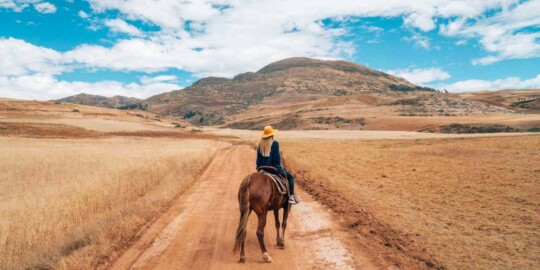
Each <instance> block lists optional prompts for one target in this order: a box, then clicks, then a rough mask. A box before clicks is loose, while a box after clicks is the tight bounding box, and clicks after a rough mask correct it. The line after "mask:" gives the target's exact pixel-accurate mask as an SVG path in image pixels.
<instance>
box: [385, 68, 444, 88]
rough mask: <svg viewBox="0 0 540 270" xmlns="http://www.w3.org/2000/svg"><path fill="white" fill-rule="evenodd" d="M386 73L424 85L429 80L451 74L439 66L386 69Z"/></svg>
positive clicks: (439, 78)
mask: <svg viewBox="0 0 540 270" xmlns="http://www.w3.org/2000/svg"><path fill="white" fill-rule="evenodd" d="M386 72H387V73H390V74H392V75H395V76H398V77H401V78H404V79H406V80H408V81H410V82H412V83H415V84H420V85H425V84H426V83H429V82H434V81H442V80H446V79H449V78H450V77H451V76H450V74H449V73H448V72H446V71H444V70H442V69H441V68H438V67H437V68H415V69H394V70H387V71H386Z"/></svg>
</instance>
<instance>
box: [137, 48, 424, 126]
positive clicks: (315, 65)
mask: <svg viewBox="0 0 540 270" xmlns="http://www.w3.org/2000/svg"><path fill="white" fill-rule="evenodd" d="M416 87H417V86H416V85H414V84H411V83H410V82H407V81H405V80H403V79H400V78H397V77H394V76H391V75H388V74H386V73H383V72H380V71H376V70H372V69H369V68H367V67H364V66H360V65H357V64H354V63H349V62H345V61H322V60H315V59H309V58H290V59H285V60H281V61H278V62H275V63H272V64H270V65H267V66H265V67H263V68H262V69H261V70H259V71H257V72H255V73H253V72H248V73H243V74H239V75H237V76H235V77H234V78H232V79H227V78H217V77H209V78H204V79H201V80H199V81H197V82H196V83H194V84H193V85H192V86H190V87H187V88H185V89H183V90H178V91H172V92H169V93H164V94H160V95H157V96H154V97H151V98H149V99H147V100H145V101H144V103H145V104H148V105H149V110H150V111H153V112H157V113H163V114H169V115H176V116H180V117H185V118H189V119H190V121H191V122H192V123H195V124H198V123H201V124H205V125H215V124H224V123H226V122H227V118H228V117H229V116H231V115H234V114H236V113H238V112H241V111H245V110H247V109H249V108H251V107H252V106H254V105H257V104H261V103H263V102H264V103H267V102H271V101H274V100H282V99H285V100H287V103H291V102H302V101H309V100H318V99H320V98H321V97H339V96H349V95H356V94H376V93H378V94H380V93H390V92H394V90H392V89H393V88H394V89H402V90H412V89H416Z"/></svg>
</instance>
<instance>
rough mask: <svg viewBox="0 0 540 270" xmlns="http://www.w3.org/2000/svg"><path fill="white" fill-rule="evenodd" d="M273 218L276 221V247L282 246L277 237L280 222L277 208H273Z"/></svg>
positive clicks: (279, 238)
mask: <svg viewBox="0 0 540 270" xmlns="http://www.w3.org/2000/svg"><path fill="white" fill-rule="evenodd" d="M274 219H275V221H276V222H275V223H276V234H277V236H276V245H277V246H278V247H282V246H283V244H282V243H281V237H279V228H280V225H281V224H280V223H279V209H276V210H274Z"/></svg>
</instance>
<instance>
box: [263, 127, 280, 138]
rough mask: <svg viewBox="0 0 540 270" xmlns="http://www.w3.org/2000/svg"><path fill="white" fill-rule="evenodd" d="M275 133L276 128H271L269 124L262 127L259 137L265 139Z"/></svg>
mask: <svg viewBox="0 0 540 270" xmlns="http://www.w3.org/2000/svg"><path fill="white" fill-rule="evenodd" d="M277 133H278V130H277V129H273V128H272V127H271V126H266V127H264V130H263V132H262V134H261V138H263V139H266V138H268V137H270V136H274V135H277Z"/></svg>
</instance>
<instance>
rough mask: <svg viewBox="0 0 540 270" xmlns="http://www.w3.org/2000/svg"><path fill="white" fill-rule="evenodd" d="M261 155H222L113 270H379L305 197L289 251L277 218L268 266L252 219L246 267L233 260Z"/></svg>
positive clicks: (243, 150) (245, 149)
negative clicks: (241, 196)
mask: <svg viewBox="0 0 540 270" xmlns="http://www.w3.org/2000/svg"><path fill="white" fill-rule="evenodd" d="M254 155H255V152H254V150H253V149H251V148H250V147H249V146H246V145H239V146H233V147H231V148H230V149H227V150H225V151H224V152H222V153H221V154H219V155H218V156H217V157H216V158H215V159H214V160H213V161H212V162H211V163H210V164H209V166H208V167H207V169H206V170H205V172H204V173H203V174H202V175H201V177H200V179H199V180H198V181H197V183H196V184H195V185H194V186H193V187H192V188H191V189H190V190H189V191H188V192H187V194H185V195H183V196H182V197H180V198H179V200H178V201H177V202H176V203H175V205H173V206H172V207H171V209H170V210H169V211H168V212H167V213H165V214H164V215H163V216H161V217H160V218H159V219H158V220H157V221H156V222H155V223H154V224H152V225H151V226H150V228H148V230H146V232H145V233H144V234H143V235H142V237H141V239H140V240H139V241H138V242H136V243H135V244H134V245H133V246H132V247H131V248H130V249H128V250H127V251H126V252H125V253H124V254H123V255H122V256H121V257H120V258H119V259H118V260H117V261H116V262H115V264H114V265H113V266H112V269H306V268H308V269H355V268H356V269H376V268H377V267H375V266H374V265H373V264H372V263H371V262H370V260H369V259H368V256H367V255H366V254H365V253H364V252H363V251H362V250H358V248H356V247H355V246H354V245H353V244H351V243H350V241H352V240H350V239H348V238H347V237H348V235H347V234H346V232H344V231H341V230H340V229H339V225H337V218H336V217H335V216H333V214H331V213H330V212H329V211H328V210H327V209H324V208H323V207H322V206H321V205H320V204H319V203H317V202H316V201H314V200H313V199H312V198H311V197H309V196H308V195H307V194H305V193H303V192H302V191H300V192H299V194H300V196H302V198H303V199H304V201H303V202H302V203H301V204H299V205H296V206H294V207H293V208H292V213H291V216H290V219H289V225H288V227H287V233H286V234H287V235H286V238H285V246H286V248H285V250H281V249H278V248H277V247H275V237H276V231H275V227H274V219H273V214H272V213H269V216H268V222H267V225H266V230H265V242H266V244H267V247H269V252H270V255H271V256H272V258H273V260H274V261H273V262H272V263H271V264H267V263H263V262H262V255H261V252H260V249H259V245H258V242H257V237H256V235H255V231H256V217H255V216H253V215H252V217H251V218H250V222H249V225H248V237H247V240H246V263H245V264H239V263H237V260H238V256H237V255H232V254H231V249H232V247H233V243H234V241H233V240H234V234H235V230H236V226H237V225H238V218H239V210H238V203H237V198H236V196H237V192H238V186H239V184H240V182H241V181H242V179H243V177H245V176H246V175H247V174H248V173H250V172H252V171H253V170H254V168H253V167H254V160H253V159H254Z"/></svg>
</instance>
